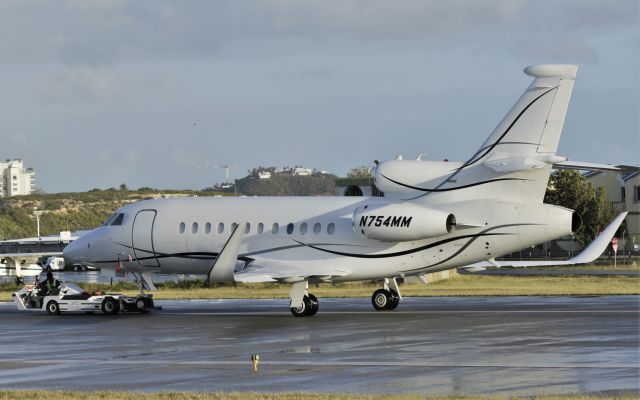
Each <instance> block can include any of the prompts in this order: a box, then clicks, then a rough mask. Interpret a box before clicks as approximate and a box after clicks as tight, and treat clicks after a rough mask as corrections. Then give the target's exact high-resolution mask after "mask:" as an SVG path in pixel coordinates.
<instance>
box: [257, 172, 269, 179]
mask: <svg viewBox="0 0 640 400" xmlns="http://www.w3.org/2000/svg"><path fill="white" fill-rule="evenodd" d="M258 178H260V179H269V178H271V172H269V171H260V172H258Z"/></svg>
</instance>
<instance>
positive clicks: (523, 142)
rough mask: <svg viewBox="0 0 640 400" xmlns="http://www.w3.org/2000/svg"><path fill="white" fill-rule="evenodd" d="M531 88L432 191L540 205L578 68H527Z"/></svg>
mask: <svg viewBox="0 0 640 400" xmlns="http://www.w3.org/2000/svg"><path fill="white" fill-rule="evenodd" d="M524 72H525V73H526V74H527V75H530V76H533V77H534V78H535V79H534V80H533V83H531V85H530V86H529V87H528V88H527V90H526V91H525V92H524V94H523V95H522V96H521V97H520V99H518V101H517V102H516V104H515V105H514V106H513V108H511V110H510V111H509V112H508V113H507V115H506V116H505V117H504V118H503V120H502V121H501V122H500V124H498V126H497V127H496V129H495V130H494V131H493V132H492V133H491V135H490V136H489V138H487V140H486V141H485V142H484V143H483V144H482V146H481V147H480V149H478V151H476V153H475V154H474V155H473V156H472V157H471V158H470V159H469V160H468V161H466V162H465V163H463V164H462V165H461V166H460V167H459V168H457V169H456V171H455V172H453V173H452V174H451V175H450V176H448V177H447V179H446V180H444V181H442V182H441V183H440V184H439V185H438V186H437V187H436V189H438V190H440V191H445V190H452V189H451V188H449V186H452V185H453V184H455V185H456V186H457V187H459V188H473V189H474V190H476V195H477V196H479V197H485V196H486V197H489V198H491V197H496V198H500V199H505V200H506V199H515V200H528V201H534V202H542V201H543V199H544V194H545V191H546V187H547V182H548V180H549V174H550V173H551V168H552V165H553V164H554V163H557V162H562V161H566V158H564V157H559V156H557V155H556V150H557V148H558V141H559V140H560V134H561V132H562V125H563V124H564V118H565V115H566V112H567V107H568V105H569V99H570V97H571V91H572V89H573V82H574V79H575V77H576V73H577V72H578V66H577V65H551V64H545V65H534V66H531V67H527V68H525V70H524Z"/></svg>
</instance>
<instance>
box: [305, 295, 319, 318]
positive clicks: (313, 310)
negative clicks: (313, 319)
mask: <svg viewBox="0 0 640 400" xmlns="http://www.w3.org/2000/svg"><path fill="white" fill-rule="evenodd" d="M307 298H308V299H309V304H310V305H311V307H310V308H309V314H307V315H316V314H317V313H318V310H319V309H320V303H319V302H318V298H317V297H316V296H314V295H312V294H308V295H307Z"/></svg>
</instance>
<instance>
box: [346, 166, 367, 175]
mask: <svg viewBox="0 0 640 400" xmlns="http://www.w3.org/2000/svg"><path fill="white" fill-rule="evenodd" d="M370 177H371V168H369V167H368V166H366V165H360V166H359V167H353V168H351V169H350V170H349V172H347V178H370Z"/></svg>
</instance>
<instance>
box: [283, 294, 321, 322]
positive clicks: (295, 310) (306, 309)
mask: <svg viewBox="0 0 640 400" xmlns="http://www.w3.org/2000/svg"><path fill="white" fill-rule="evenodd" d="M319 308H320V304H319V303H318V299H317V298H316V296H314V295H312V294H307V295H305V296H304V297H303V298H302V305H301V306H300V307H291V308H290V310H291V314H293V315H295V316H296V317H307V316H311V315H315V314H316V313H317V312H318V309H319Z"/></svg>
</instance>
